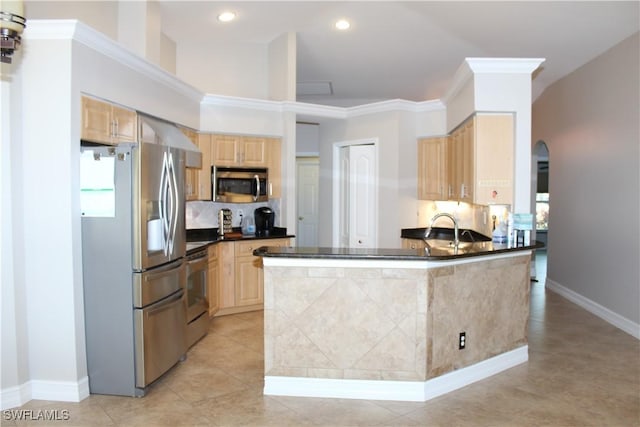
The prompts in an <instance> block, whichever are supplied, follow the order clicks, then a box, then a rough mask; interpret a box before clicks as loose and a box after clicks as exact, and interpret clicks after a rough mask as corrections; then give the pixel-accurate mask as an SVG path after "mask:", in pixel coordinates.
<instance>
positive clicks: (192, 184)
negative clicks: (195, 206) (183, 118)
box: [180, 128, 199, 200]
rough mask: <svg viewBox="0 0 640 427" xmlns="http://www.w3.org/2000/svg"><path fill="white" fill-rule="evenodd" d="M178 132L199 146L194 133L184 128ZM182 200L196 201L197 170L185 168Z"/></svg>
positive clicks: (196, 135)
mask: <svg viewBox="0 0 640 427" xmlns="http://www.w3.org/2000/svg"><path fill="white" fill-rule="evenodd" d="M180 130H181V131H182V133H184V134H185V136H186V137H187V138H189V140H190V141H191V142H193V143H194V144H195V145H196V146H198V145H199V143H198V134H197V133H196V132H194V131H192V130H191V129H186V128H180ZM184 198H185V200H197V199H198V169H195V168H186V169H185V171H184Z"/></svg>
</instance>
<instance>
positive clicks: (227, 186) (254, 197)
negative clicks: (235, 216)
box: [211, 166, 269, 203]
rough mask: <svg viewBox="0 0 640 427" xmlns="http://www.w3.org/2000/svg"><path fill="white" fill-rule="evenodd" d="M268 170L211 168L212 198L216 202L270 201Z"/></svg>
mask: <svg viewBox="0 0 640 427" xmlns="http://www.w3.org/2000/svg"><path fill="white" fill-rule="evenodd" d="M268 178H269V173H268V169H266V168H233V167H222V166H212V167H211V196H212V199H213V201H214V202H223V203H253V202H264V201H267V200H269V179H268Z"/></svg>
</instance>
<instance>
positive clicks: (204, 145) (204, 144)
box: [196, 133, 213, 200]
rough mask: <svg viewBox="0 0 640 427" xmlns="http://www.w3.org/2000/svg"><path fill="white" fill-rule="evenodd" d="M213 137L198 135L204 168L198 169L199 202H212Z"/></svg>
mask: <svg viewBox="0 0 640 427" xmlns="http://www.w3.org/2000/svg"><path fill="white" fill-rule="evenodd" d="M212 145H213V144H212V135H210V134H207V133H201V134H198V148H200V151H201V152H202V168H200V169H196V171H197V178H196V179H197V181H198V187H197V188H198V191H197V193H198V194H197V197H196V198H197V199H198V200H211V165H212V164H213V163H212V159H211V150H212Z"/></svg>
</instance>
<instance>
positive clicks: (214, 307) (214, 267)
mask: <svg viewBox="0 0 640 427" xmlns="http://www.w3.org/2000/svg"><path fill="white" fill-rule="evenodd" d="M219 249H220V248H219V245H210V246H209V253H208V256H209V258H208V262H209V268H208V271H207V299H208V302H209V316H213V315H214V314H216V313H217V312H218V310H220V277H219V275H218V270H219V269H218V250H219Z"/></svg>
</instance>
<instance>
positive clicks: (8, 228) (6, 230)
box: [0, 50, 29, 409]
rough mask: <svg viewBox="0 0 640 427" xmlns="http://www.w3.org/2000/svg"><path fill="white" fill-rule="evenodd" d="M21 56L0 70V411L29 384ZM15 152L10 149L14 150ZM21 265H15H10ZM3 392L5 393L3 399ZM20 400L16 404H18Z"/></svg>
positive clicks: (15, 399) (2, 65)
mask: <svg viewBox="0 0 640 427" xmlns="http://www.w3.org/2000/svg"><path fill="white" fill-rule="evenodd" d="M21 63H22V51H20V50H19V51H17V52H16V53H15V54H14V55H13V64H12V65H8V64H0V71H1V74H0V77H1V78H0V227H1V228H0V285H1V295H2V296H1V297H0V303H1V307H2V309H1V311H0V314H1V320H0V325H1V328H2V338H1V342H0V352H1V353H0V360H1V362H2V366H1V369H2V371H1V375H0V387H1V390H2V394H1V395H0V407H1V408H2V409H4V408H8V407H11V406H16V405H18V404H20V403H21V402H22V401H24V399H22V395H23V394H25V393H26V390H24V388H23V387H20V386H21V385H22V384H25V383H26V382H27V381H28V379H29V367H28V358H27V357H25V355H26V354H28V342H27V336H28V334H27V318H26V316H25V312H26V304H27V297H26V292H25V287H24V286H22V284H24V270H25V269H24V267H23V266H22V264H23V261H22V257H21V256H20V255H21V254H22V253H24V242H23V241H22V240H21V235H20V234H19V233H18V231H21V230H23V228H24V223H23V221H22V209H21V205H20V204H18V203H16V200H20V198H21V195H22V194H23V193H22V185H21V180H20V179H18V178H19V176H20V174H21V171H20V170H19V168H18V167H16V166H18V165H20V164H21V163H22V156H21V151H20V150H19V149H18V148H19V147H18V146H17V145H16V144H15V142H16V141H21V140H22V128H21V126H20V123H19V121H17V119H16V117H17V116H19V113H14V114H12V113H11V112H12V111H13V112H19V111H20V110H21V109H22V98H21V96H20V91H19V86H20V85H21V73H20V70H21ZM14 147H15V148H14ZM16 264H21V265H16ZM5 390H7V391H8V392H6V393H5ZM21 399H22V400H21Z"/></svg>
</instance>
